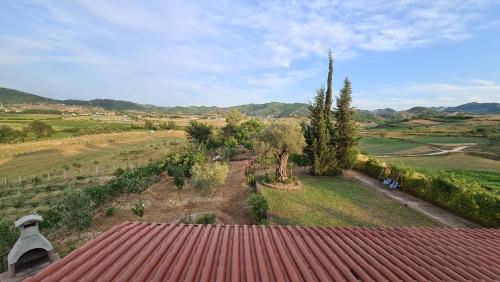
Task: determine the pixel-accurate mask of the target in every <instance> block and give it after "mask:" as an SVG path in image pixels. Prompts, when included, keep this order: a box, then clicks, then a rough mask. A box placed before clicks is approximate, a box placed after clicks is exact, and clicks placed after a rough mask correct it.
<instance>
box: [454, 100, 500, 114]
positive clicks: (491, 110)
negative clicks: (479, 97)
mask: <svg viewBox="0 0 500 282" xmlns="http://www.w3.org/2000/svg"><path fill="white" fill-rule="evenodd" d="M444 111H445V112H463V113H474V114H496V113H500V104H499V103H475V102H473V103H467V104H463V105H460V106H456V107H448V108H446V109H445V110H444Z"/></svg>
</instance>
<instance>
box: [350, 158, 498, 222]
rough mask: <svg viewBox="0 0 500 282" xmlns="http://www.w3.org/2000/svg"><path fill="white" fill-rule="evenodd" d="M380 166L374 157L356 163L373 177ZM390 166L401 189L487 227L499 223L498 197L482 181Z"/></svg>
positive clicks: (439, 172) (443, 173) (358, 167)
mask: <svg viewBox="0 0 500 282" xmlns="http://www.w3.org/2000/svg"><path fill="white" fill-rule="evenodd" d="M383 167H384V166H383V164H382V163H381V162H380V161H378V160H376V159H373V158H369V159H368V160H367V161H360V162H358V164H357V166H356V168H357V169H358V170H360V171H363V172H365V173H366V174H368V175H370V176H372V177H378V176H379V175H380V172H381V171H382V169H383ZM393 169H395V170H396V171H398V172H401V174H402V177H403V187H402V189H403V191H405V192H408V193H410V194H412V195H415V196H417V197H419V198H421V199H424V200H426V201H428V202H430V203H433V204H435V205H437V206H440V207H442V208H444V209H447V210H449V211H451V212H453V213H455V214H457V215H460V216H462V217H464V218H467V219H469V220H472V221H475V222H477V223H479V224H482V225H484V226H486V227H499V226H500V196H499V195H498V194H496V193H495V192H494V191H488V190H486V189H484V188H483V187H482V186H481V184H479V183H477V182H475V181H471V180H470V179H467V178H462V177H460V176H458V175H454V174H453V173H448V172H443V171H434V172H433V171H419V172H416V171H415V170H413V169H407V168H402V167H398V166H393ZM386 176H387V175H385V176H384V177H386Z"/></svg>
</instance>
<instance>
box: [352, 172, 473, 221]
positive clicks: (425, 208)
mask: <svg viewBox="0 0 500 282" xmlns="http://www.w3.org/2000/svg"><path fill="white" fill-rule="evenodd" d="M345 176H346V177H348V178H352V179H355V180H357V181H359V182H362V183H363V184H366V185H367V186H369V187H371V188H373V189H375V190H376V191H378V192H380V193H382V194H384V195H385V196H387V197H389V198H392V199H394V200H396V201H398V202H400V203H402V204H404V205H405V206H408V207H411V208H413V209H415V210H417V211H419V212H421V213H423V214H425V215H427V216H428V217H430V218H433V219H434V220H436V221H438V222H440V223H442V224H444V225H446V226H448V227H452V228H480V227H481V226H480V225H478V224H476V223H473V222H471V221H469V220H467V219H464V218H461V217H459V216H457V215H455V214H453V213H451V212H449V211H447V210H445V209H442V208H440V207H437V206H434V205H432V204H430V203H428V202H426V201H424V200H421V199H419V198H416V197H414V196H412V195H410V194H407V193H404V192H401V191H394V192H391V191H390V190H389V189H388V188H387V187H385V186H384V185H382V184H381V183H380V182H378V181H377V180H376V179H374V178H371V177H369V176H367V175H365V174H363V173H361V172H358V171H355V170H349V171H347V172H346V174H345Z"/></svg>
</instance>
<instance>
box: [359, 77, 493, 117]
mask: <svg viewBox="0 0 500 282" xmlns="http://www.w3.org/2000/svg"><path fill="white" fill-rule="evenodd" d="M354 102H355V104H356V106H357V107H358V108H360V109H382V108H393V109H397V110H404V109H408V108H411V107H416V106H424V107H431V106H432V107H437V106H456V105H460V104H464V103H469V102H479V103H481V102H482V103H484V102H497V103H500V84H498V83H496V82H493V81H484V80H469V81H465V82H461V83H412V84H407V85H402V86H399V87H380V88H378V89H375V90H369V91H368V90H360V91H359V92H357V93H355V96H354Z"/></svg>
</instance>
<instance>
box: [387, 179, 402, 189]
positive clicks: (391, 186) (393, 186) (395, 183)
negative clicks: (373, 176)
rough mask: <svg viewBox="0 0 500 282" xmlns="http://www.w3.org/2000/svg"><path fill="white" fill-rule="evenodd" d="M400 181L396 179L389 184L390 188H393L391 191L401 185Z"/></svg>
mask: <svg viewBox="0 0 500 282" xmlns="http://www.w3.org/2000/svg"><path fill="white" fill-rule="evenodd" d="M399 186H400V185H399V183H398V182H397V181H394V182H393V183H392V184H391V185H389V188H391V191H394V190H396V189H397V188H398V187H399Z"/></svg>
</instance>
